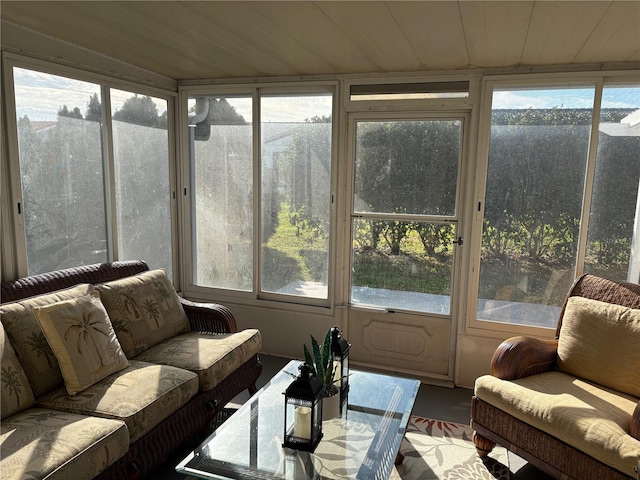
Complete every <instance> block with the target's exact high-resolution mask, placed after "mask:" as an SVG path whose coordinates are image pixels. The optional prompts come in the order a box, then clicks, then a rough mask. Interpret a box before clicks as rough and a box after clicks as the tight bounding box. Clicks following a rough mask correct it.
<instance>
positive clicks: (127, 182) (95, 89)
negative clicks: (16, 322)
mask: <svg viewBox="0 0 640 480" xmlns="http://www.w3.org/2000/svg"><path fill="white" fill-rule="evenodd" d="M12 71H13V79H14V91H15V107H16V122H17V136H18V157H19V171H20V186H21V194H22V202H21V213H22V214H23V219H24V235H25V238H26V248H25V250H26V265H27V271H28V273H29V274H36V273H41V272H47V271H51V270H56V269H60V268H66V267H73V266H78V265H84V264H91V263H98V262H105V261H109V260H115V259H138V258H139V259H143V260H145V261H147V262H148V263H149V265H150V266H152V267H155V268H160V267H162V268H165V269H166V270H167V271H168V272H169V273H170V274H171V271H172V255H171V251H172V250H171V220H170V219H171V203H170V202H171V200H170V198H171V197H170V180H169V153H168V149H169V140H168V129H167V123H166V120H167V100H166V99H159V98H154V97H150V96H138V95H136V94H134V93H130V92H124V91H119V90H107V89H105V88H104V86H103V85H101V84H100V83H95V82H88V81H82V80H77V79H73V78H69V77H65V76H60V75H53V74H50V73H44V72H41V71H35V70H31V69H27V68H21V67H17V66H16V67H13V70H12ZM107 96H108V97H109V98H110V100H111V105H112V112H111V114H112V115H111V116H112V117H113V122H112V127H113V129H112V132H113V136H112V138H109V137H108V136H107V134H106V132H107V130H106V129H105V120H106V118H107V117H106V116H105V115H104V112H103V111H102V109H103V105H105V104H106V97H107ZM110 144H111V145H113V162H111V161H109V156H108V154H107V152H109V151H110V149H109V148H108V147H109V145H110ZM111 165H113V167H114V168H113V169H112V167H111ZM111 178H113V180H114V181H113V187H112V185H111V181H110V179H111ZM112 215H115V219H116V220H115V221H112ZM116 233H117V235H116Z"/></svg>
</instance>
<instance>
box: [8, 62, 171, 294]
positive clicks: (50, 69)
mask: <svg viewBox="0 0 640 480" xmlns="http://www.w3.org/2000/svg"><path fill="white" fill-rule="evenodd" d="M14 68H22V69H25V70H32V71H35V72H39V73H43V74H48V75H56V76H61V77H66V78H70V79H72V80H79V81H84V82H91V83H94V84H96V85H98V86H99V87H100V91H101V95H102V99H103V105H102V107H103V108H102V111H103V117H102V125H101V131H100V134H101V137H102V148H101V155H102V164H103V169H104V176H103V183H104V186H105V199H104V201H105V212H106V226H107V228H106V238H105V241H106V242H107V260H108V261H110V262H111V261H117V260H119V257H118V245H117V238H118V237H117V230H116V229H117V219H116V208H115V204H116V198H115V183H114V182H115V175H114V154H113V137H112V123H111V95H110V90H111V89H116V90H122V91H127V92H131V93H132V94H138V95H148V96H152V97H156V98H159V99H162V100H165V101H166V102H167V147H168V159H167V160H168V161H169V179H168V181H169V189H170V192H171V195H170V196H171V198H170V214H171V257H172V260H171V262H172V270H173V281H174V283H175V284H177V280H178V276H177V272H178V263H177V262H178V255H177V248H176V245H177V243H176V242H177V238H178V234H177V226H178V223H177V215H176V213H177V203H176V198H175V197H176V196H175V186H176V174H175V172H176V148H175V147H176V142H175V138H176V137H175V123H174V122H175V104H176V101H175V100H176V97H177V92H173V91H170V90H165V89H160V88H157V87H153V86H149V85H143V84H140V83H136V82H133V81H129V80H125V79H116V78H112V77H109V76H107V75H103V74H100V73H94V72H89V71H87V70H82V69H77V68H73V67H69V66H66V65H60V64H57V63H53V62H50V61H45V60H40V59H36V58H32V57H28V56H23V55H19V54H15V53H11V52H3V53H2V79H3V87H2V88H3V92H2V93H3V95H4V98H5V101H4V103H5V110H4V111H3V112H2V115H3V120H4V122H5V129H6V130H5V133H6V138H7V145H6V146H5V147H4V148H3V155H5V154H6V157H7V162H4V164H3V180H2V186H3V188H4V189H5V190H6V191H7V194H6V196H7V197H9V201H8V202H6V203H5V202H3V204H2V217H3V223H2V226H3V229H2V230H3V232H2V236H3V238H2V240H3V243H4V244H6V245H7V246H8V245H11V248H12V252H13V255H11V256H8V255H3V257H2V260H1V262H2V263H1V266H2V273H3V278H5V277H6V278H17V277H24V276H27V275H29V272H28V264H27V243H26V229H25V222H24V216H23V212H22V205H23V198H22V179H21V174H20V158H19V151H18V128H17V119H16V104H15V87H14V76H13V71H14ZM5 164H6V168H7V170H6V172H5V171H4V168H5ZM5 173H6V175H5ZM3 195H5V194H3ZM3 199H4V197H3ZM6 248H8V247H6Z"/></svg>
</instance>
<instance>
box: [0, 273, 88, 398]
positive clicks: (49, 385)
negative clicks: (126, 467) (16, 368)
mask: <svg viewBox="0 0 640 480" xmlns="http://www.w3.org/2000/svg"><path fill="white" fill-rule="evenodd" d="M91 289H92V286H91V285H89V284H88V283H82V284H79V285H76V286H75V287H71V288H67V289H64V290H58V291H56V292H52V293H48V294H42V295H37V296H35V297H30V298H27V299H24V300H20V301H18V302H14V303H8V304H5V305H2V306H0V320H1V321H2V324H3V325H4V328H5V329H6V331H7V335H8V336H9V339H10V340H11V344H12V345H13V348H14V350H15V352H16V355H17V356H18V360H19V361H20V364H21V365H22V368H23V369H24V372H25V373H26V374H27V378H28V379H29V383H30V384H31V389H32V390H33V394H34V396H35V397H36V398H38V397H39V396H40V395H42V394H44V393H47V392H49V391H51V390H53V389H54V388H57V387H60V386H62V385H63V383H64V379H63V378H62V372H60V367H59V366H58V360H56V356H55V355H54V354H53V351H52V350H51V347H50V346H49V344H48V343H47V339H46V338H45V336H44V334H43V333H42V329H41V328H40V325H39V324H38V321H37V320H36V317H35V316H34V315H33V311H32V310H33V308H34V307H44V306H45V305H51V304H53V303H56V302H59V301H62V300H69V299H71V298H78V297H81V296H83V295H86V294H87V293H89V292H90V291H91Z"/></svg>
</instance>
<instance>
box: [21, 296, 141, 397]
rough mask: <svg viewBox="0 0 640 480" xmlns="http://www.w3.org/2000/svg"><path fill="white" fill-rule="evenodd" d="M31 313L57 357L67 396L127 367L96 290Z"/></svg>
mask: <svg viewBox="0 0 640 480" xmlns="http://www.w3.org/2000/svg"><path fill="white" fill-rule="evenodd" d="M33 313H34V314H35V316H36V318H37V319H38V323H39V324H40V327H41V328H42V331H43V332H44V335H45V337H47V341H48V342H49V345H50V346H51V349H52V350H53V353H54V355H55V356H56V358H57V359H58V363H59V364H60V370H61V371H62V377H63V378H64V383H65V385H66V387H67V392H68V393H69V395H75V394H76V393H78V392H81V391H82V390H84V389H86V388H89V387H90V386H91V385H93V384H95V383H96V382H99V381H100V380H102V379H103V378H105V377H107V376H109V375H111V374H112V373H115V372H118V371H120V370H122V369H124V368H127V367H128V366H129V361H128V360H127V357H126V356H125V354H124V352H123V351H122V347H121V346H120V343H119V342H118V339H117V337H116V334H115V332H114V331H113V327H112V326H111V321H110V320H109V316H108V315H107V311H106V310H105V308H104V306H103V305H102V302H101V301H100V293H99V292H97V291H93V292H91V293H90V294H89V295H85V296H84V297H80V298H77V299H73V300H66V301H63V302H59V303H55V304H53V305H50V306H47V307H40V308H34V309H33Z"/></svg>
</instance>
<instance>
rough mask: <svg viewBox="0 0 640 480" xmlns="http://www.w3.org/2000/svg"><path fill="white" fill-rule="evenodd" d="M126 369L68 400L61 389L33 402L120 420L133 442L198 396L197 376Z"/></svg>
mask: <svg viewBox="0 0 640 480" xmlns="http://www.w3.org/2000/svg"><path fill="white" fill-rule="evenodd" d="M129 363H130V365H129V367H127V368H125V369H124V370H120V371H119V372H117V373H114V374H112V375H110V376H108V377H107V378H105V379H104V380H101V381H99V382H98V383H96V384H95V385H92V386H91V387H89V388H87V389H86V390H84V391H82V392H80V393H78V394H77V395H73V396H70V395H69V394H68V393H67V391H66V390H65V389H64V388H63V387H62V388H58V389H56V390H53V391H51V392H49V393H47V394H45V395H43V396H41V397H39V398H38V399H37V403H38V405H39V406H41V407H44V408H53V409H57V410H63V411H66V412H71V413H77V414H80V415H95V416H99V417H102V418H112V419H117V420H122V421H124V422H125V423H126V425H127V428H128V429H129V441H130V442H131V443H133V442H135V441H136V440H137V439H138V438H140V437H141V436H142V435H144V434H145V433H147V432H148V431H149V430H151V429H152V428H153V427H155V426H156V425H157V424H158V423H160V421H161V420H164V419H165V418H166V417H167V416H169V415H170V414H172V413H173V412H175V411H176V410H178V408H180V407H181V406H183V405H184V404H186V403H187V402H188V401H189V399H190V398H191V397H193V396H194V395H195V394H196V393H197V392H198V376H197V375H196V374H194V373H192V372H189V371H187V370H182V369H179V368H175V367H171V366H167V365H153V364H150V363H145V362H139V361H135V360H130V361H129Z"/></svg>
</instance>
